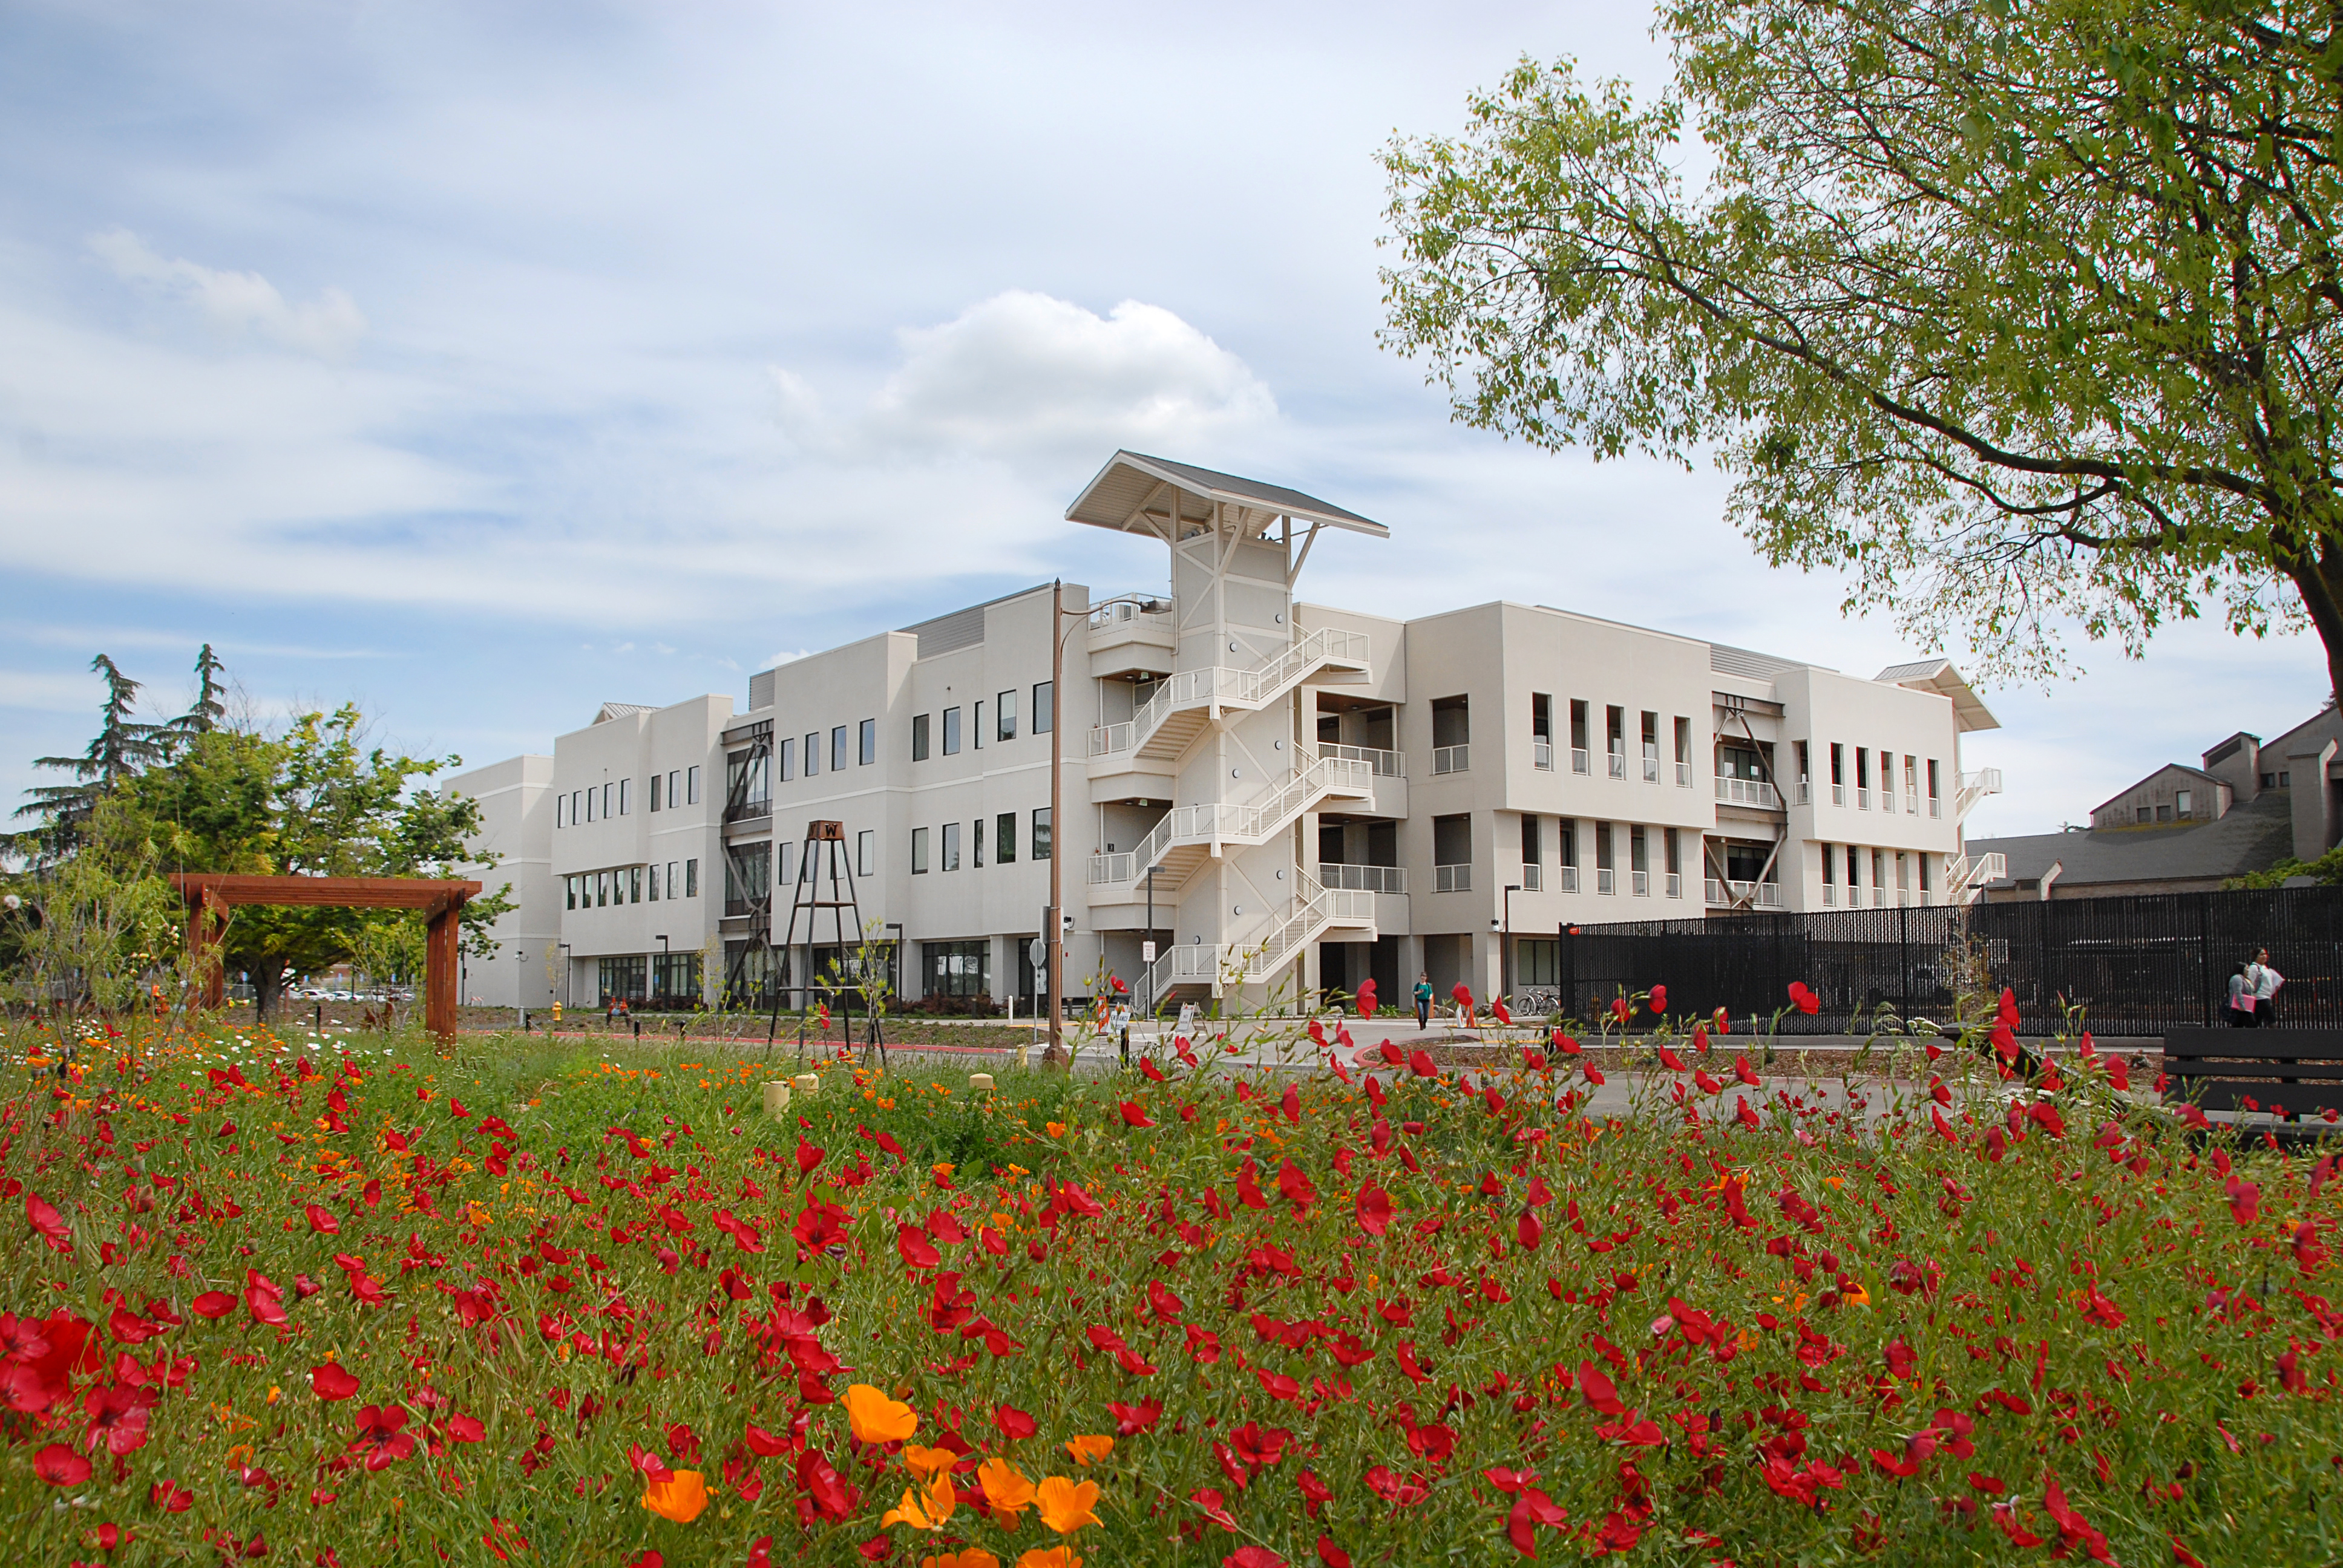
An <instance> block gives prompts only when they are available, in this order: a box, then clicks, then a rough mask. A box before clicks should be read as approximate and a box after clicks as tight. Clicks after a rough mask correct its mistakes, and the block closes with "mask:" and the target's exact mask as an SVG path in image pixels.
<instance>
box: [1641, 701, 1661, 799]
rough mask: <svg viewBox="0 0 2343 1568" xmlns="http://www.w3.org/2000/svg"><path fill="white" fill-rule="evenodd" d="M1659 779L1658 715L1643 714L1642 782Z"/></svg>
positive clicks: (1652, 781) (1654, 782) (1651, 782)
mask: <svg viewBox="0 0 2343 1568" xmlns="http://www.w3.org/2000/svg"><path fill="white" fill-rule="evenodd" d="M1659 781H1660V716H1659V715H1658V714H1656V713H1646V714H1644V783H1646V784H1656V783H1658V782H1659Z"/></svg>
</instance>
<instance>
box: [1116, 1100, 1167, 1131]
mask: <svg viewBox="0 0 2343 1568" xmlns="http://www.w3.org/2000/svg"><path fill="white" fill-rule="evenodd" d="M1118 1109H1119V1110H1121V1112H1122V1124H1123V1125H1124V1126H1125V1127H1156V1126H1160V1125H1161V1123H1160V1122H1158V1121H1156V1120H1155V1119H1154V1118H1153V1117H1151V1116H1150V1115H1148V1114H1147V1110H1146V1108H1145V1107H1144V1106H1142V1105H1141V1104H1140V1103H1139V1101H1135V1100H1126V1101H1123V1102H1122V1103H1121V1106H1120V1107H1118Z"/></svg>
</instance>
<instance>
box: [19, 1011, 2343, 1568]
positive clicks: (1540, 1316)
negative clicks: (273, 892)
mask: <svg viewBox="0 0 2343 1568" xmlns="http://www.w3.org/2000/svg"><path fill="white" fill-rule="evenodd" d="M1634 1005H1635V1006H1636V1007H1638V1008H1639V1009H1640V1008H1644V1007H1646V1006H1648V1005H1649V1002H1648V1001H1647V1000H1646V999H1644V998H1637V999H1634ZM2005 1021H2006V1020H2005ZM1611 1027H1612V1025H1611V1024H1610V1023H1608V1022H1606V1024H1605V1028H1606V1030H1607V1029H1609V1028H1611ZM1991 1027H1992V1024H1991V1021H1990V1020H1988V1021H1986V1022H1984V1023H1980V1024H1978V1025H1976V1026H1975V1027H1974V1028H1971V1029H1969V1030H1966V1031H1965V1032H1963V1033H1962V1034H1960V1035H1958V1036H1956V1037H1946V1038H1943V1039H1936V1040H1930V1039H1919V1038H1898V1039H1896V1040H1891V1041H1888V1042H1886V1043H1885V1044H1884V1045H1883V1046H1882V1048H1881V1062H1880V1064H1879V1070H1878V1071H1877V1072H1876V1073H1875V1075H1874V1076H1872V1077H1871V1078H1869V1079H1867V1080H1866V1081H1865V1082H1863V1083H1860V1084H1856V1083H1849V1084H1845V1085H1842V1086H1840V1091H1839V1092H1837V1093H1835V1094H1825V1093H1822V1092H1819V1091H1815V1090H1811V1089H1810V1088H1809V1087H1808V1086H1807V1085H1806V1084H1805V1083H1804V1082H1803V1081H1797V1080H1793V1079H1789V1078H1785V1077H1783V1076H1780V1075H1776V1074H1770V1073H1768V1072H1766V1071H1765V1070H1763V1069H1765V1065H1766V1064H1765V1058H1764V1056H1763V1054H1762V1052H1761V1051H1760V1050H1759V1046H1758V1044H1757V1043H1756V1042H1753V1041H1749V1040H1747V1039H1746V1037H1745V1035H1740V1034H1735V1035H1719V1034H1715V1033H1713V1032H1712V1028H1711V1027H1694V1026H1692V1024H1691V1022H1690V1020H1676V1021H1674V1022H1664V1023H1662V1025H1661V1027H1660V1030H1659V1032H1658V1033H1657V1034H1650V1033H1639V1034H1637V1035H1636V1036H1635V1037H1634V1039H1633V1040H1632V1041H1631V1042H1629V1050H1630V1053H1631V1054H1630V1058H1629V1060H1630V1066H1629V1067H1627V1068H1625V1069H1623V1068H1622V1067H1620V1066H1619V1065H1617V1062H1618V1061H1619V1056H1618V1047H1619V1046H1620V1044H1621V1041H1620V1040H1615V1039H1606V1040H1601V1041H1598V1040H1597V1038H1596V1036H1595V1035H1594V1034H1591V1033H1590V1034H1589V1035H1588V1037H1587V1040H1586V1041H1585V1043H1586V1044H1589V1045H1594V1044H1598V1043H1604V1044H1607V1045H1608V1046H1609V1047H1610V1048H1611V1050H1612V1054H1611V1056H1610V1058H1609V1060H1612V1061H1613V1062H1614V1066H1613V1068H1612V1070H1613V1071H1614V1073H1616V1072H1619V1071H1622V1070H1627V1071H1630V1072H1631V1073H1632V1074H1633V1076H1634V1081H1636V1083H1637V1084H1638V1086H1639V1087H1638V1091H1637V1093H1638V1100H1637V1102H1636V1106H1635V1109H1634V1111H1633V1113H1631V1114H1627V1115H1613V1116H1606V1117H1604V1118H1601V1119H1597V1118H1595V1117H1593V1116H1591V1115H1590V1114H1589V1113H1588V1110H1587V1099H1586V1097H1587V1094H1588V1091H1589V1089H1590V1087H1591V1086H1592V1084H1593V1083H1594V1081H1596V1080H1597V1078H1599V1076H1600V1074H1601V1069H1598V1068H1594V1067H1593V1066H1592V1060H1593V1058H1594V1053H1593V1052H1590V1051H1587V1050H1582V1049H1580V1048H1581V1044H1582V1042H1581V1040H1578V1039H1574V1038H1573V1037H1572V1036H1571V1035H1570V1034H1569V1033H1567V1032H1564V1031H1563V1030H1554V1029H1552V1028H1550V1027H1549V1028H1540V1029H1521V1030H1515V1031H1513V1036H1512V1037H1511V1038H1510V1039H1509V1040H1507V1041H1506V1043H1505V1044H1504V1045H1503V1048H1502V1054H1498V1053H1497V1052H1496V1051H1494V1050H1493V1051H1492V1052H1491V1053H1490V1056H1489V1060H1488V1062H1487V1064H1486V1065H1485V1066H1483V1067H1482V1068H1479V1069H1477V1070H1474V1069H1460V1068H1447V1067H1443V1066H1440V1065H1437V1064H1435V1063H1434V1062H1433V1060H1431V1059H1430V1058H1429V1057H1428V1056H1426V1055H1423V1054H1422V1053H1420V1052H1415V1051H1411V1050H1403V1049H1401V1048H1400V1047H1396V1046H1393V1047H1384V1048H1383V1049H1381V1050H1368V1051H1365V1052H1356V1051H1354V1050H1352V1049H1350V1048H1348V1047H1347V1046H1346V1045H1345V1043H1344V1040H1343V1037H1342V1033H1341V1032H1340V1026H1339V1025H1338V1024H1337V1023H1336V1022H1335V1020H1332V1019H1331V1018H1327V1019H1323V1020H1320V1021H1319V1023H1318V1024H1316V1025H1315V1026H1313V1028H1312V1032H1311V1034H1310V1036H1308V1037H1304V1036H1303V1035H1302V1033H1301V1032H1300V1030H1297V1031H1296V1035H1295V1039H1296V1041H1297V1043H1300V1042H1301V1041H1302V1040H1303V1039H1304V1038H1307V1039H1309V1040H1310V1042H1311V1043H1310V1044H1309V1045H1308V1046H1307V1047H1306V1050H1307V1051H1308V1052H1309V1054H1310V1060H1309V1062H1308V1064H1307V1070H1301V1071H1295V1072H1282V1071H1281V1072H1269V1071H1253V1072H1241V1071H1237V1070H1232V1067H1231V1066H1230V1064H1229V1063H1228V1062H1227V1061H1226V1060H1224V1059H1223V1058H1222V1055H1221V1052H1220V1042H1219V1041H1217V1040H1213V1039H1212V1038H1209V1037H1207V1038H1204V1039H1200V1040H1194V1041H1186V1040H1182V1041H1179V1042H1177V1043H1176V1044H1172V1045H1171V1046H1170V1048H1169V1049H1167V1050H1165V1051H1164V1052H1163V1053H1162V1054H1161V1055H1160V1056H1149V1055H1144V1054H1142V1057H1141V1060H1139V1061H1137V1062H1135V1063H1134V1064H1133V1065H1132V1066H1131V1067H1129V1068H1127V1069H1125V1068H1121V1067H1120V1066H1115V1065H1110V1066H1109V1067H1107V1068H1105V1069H1104V1070H1093V1071H1086V1072H1079V1073H1074V1074H1063V1073H1060V1074H1044V1073H1041V1072H1039V1071H1031V1072H1028V1071H1021V1070H1014V1069H1011V1068H1008V1067H1002V1068H1001V1069H1000V1070H998V1072H997V1082H996V1085H995V1087H994V1088H993V1089H992V1090H991V1091H990V1092H986V1091H982V1090H981V1089H980V1087H978V1086H974V1085H972V1083H971V1075H970V1071H969V1064H968V1062H967V1061H966V1060H960V1061H958V1062H955V1063H952V1064H950V1065H946V1064H944V1063H942V1062H941V1061H940V1060H936V1059H933V1058H929V1059H920V1058H910V1059H905V1058H900V1057H899V1058H898V1059H897V1060H896V1061H895V1062H894V1064H893V1066H892V1067H891V1068H890V1070H885V1071H880V1070H878V1069H877V1068H876V1066H875V1065H873V1064H869V1063H858V1062H853V1061H847V1060H834V1061H820V1062H815V1063H813V1064H811V1066H812V1070H813V1071H814V1073H815V1076H816V1078H817V1079H818V1087H815V1088H814V1089H812V1090H811V1091H806V1090H804V1089H802V1088H800V1089H798V1090H797V1091H794V1092H793V1094H792V1097H791V1102H790V1103H789V1105H788V1106H787V1107H786V1108H785V1109H781V1110H779V1111H768V1110H767V1109H766V1101H765V1096H764V1085H765V1084H766V1083H767V1082H769V1081H787V1080H788V1079H789V1077H790V1075H791V1074H792V1073H793V1072H794V1071H795V1070H796V1069H797V1066H798V1064H797V1063H796V1062H794V1061H781V1062H775V1063H772V1064H767V1063H765V1062H764V1061H762V1060H759V1057H758V1055H757V1052H756V1050H755V1049H754V1048H750V1049H749V1050H747V1051H746V1053H745V1054H739V1055H732V1054H727V1055H724V1056H721V1057H718V1056H715V1055H713V1054H712V1053H710V1052H709V1051H705V1050H701V1051H699V1053H698V1054H695V1050H697V1048H695V1047H693V1046H691V1045H689V1044H686V1045H683V1046H667V1047H662V1048H660V1049H658V1050H649V1049H638V1048H636V1047H634V1046H633V1045H632V1044H631V1043H628V1044H627V1045H625V1046H624V1047H620V1046H618V1045H617V1044H616V1043H615V1042H611V1041H596V1040H587V1041H580V1040H559V1041H556V1042H548V1041H546V1040H544V1039H543V1038H542V1037H536V1036H521V1035H508V1036H498V1037H486V1038H478V1037H476V1038H468V1039H466V1040H464V1041H463V1042H462V1044H461V1046H460V1048H459V1049H458V1051H457V1052H456V1054H455V1055H454V1056H453V1057H452V1058H442V1057H441V1056H440V1055H438V1054H437V1053H436V1052H435V1051H434V1050H433V1049H432V1048H431V1046H430V1044H429V1042H427V1041H426V1040H423V1039H421V1038H420V1037H419V1036H407V1035H382V1034H367V1033H357V1032H350V1033H340V1034H327V1035H313V1034H310V1033H309V1032H308V1031H306V1030H303V1031H298V1032H293V1033H270V1032H268V1031H266V1030H252V1029H246V1030H230V1029H226V1028H220V1027H212V1026H206V1027H202V1028H196V1029H194V1030H157V1029H156V1028H155V1027H154V1026H152V1025H151V1024H148V1025H146V1026H142V1027H141V1028H140V1029H136V1030H130V1031H128V1032H119V1031H115V1030H94V1031H91V1032H89V1033H88V1034H87V1035H86V1036H85V1038H79V1039H71V1038H68V1039H60V1038H58V1037H57V1036H56V1035H55V1033H53V1032H49V1031H46V1030H35V1029H32V1028H30V1027H25V1026H19V1027H18V1028H17V1029H16V1030H15V1032H14V1033H13V1034H10V1035H9V1036H8V1037H7V1045H8V1051H9V1054H8V1065H7V1069H6V1070H7V1071H8V1073H9V1075H10V1077H11V1078H12V1079H13V1084H12V1086H11V1098H10V1099H9V1100H8V1101H6V1102H5V1111H0V1154H5V1160H0V1172H5V1176H0V1193H5V1208H0V1231H5V1233H6V1239H7V1243H8V1244H7V1247H6V1251H5V1263H0V1270H5V1272H0V1279H4V1280H5V1284H0V1406H5V1411H4V1412H0V1434H5V1443H0V1518H5V1533H6V1536H7V1538H8V1539H9V1540H10V1542H11V1543H13V1544H14V1547H15V1560H16V1561H18V1562H20V1563H25V1564H26V1565H27V1568H30V1565H31V1564H58V1565H63V1564H66V1563H221V1564H226V1563H239V1562H246V1561H253V1562H257V1561H263V1560H265V1561H266V1562H269V1563H299V1564H312V1563H315V1564H321V1565H325V1568H336V1565H341V1568H357V1564H362V1563H552V1564H558V1565H560V1568H586V1565H588V1564H633V1565H641V1568H663V1565H667V1564H677V1565H680V1564H702V1563H706V1564H749V1565H759V1564H767V1563H776V1562H789V1561H797V1562H805V1563H857V1562H870V1563H906V1564H918V1565H920V1568H1001V1565H1009V1564H1015V1565H1017V1568H1073V1565H1075V1564H1079V1563H1171V1564H1233V1565H1235V1568H1274V1565H1276V1564H1280V1563H1294V1564H1307V1563H1323V1564H1328V1565H1331V1568H1342V1565H1344V1564H1353V1563H1356V1564H1367V1563H1401V1564H1419V1563H1435V1562H1445V1563H1503V1562H1512V1561H1516V1560H1519V1559H1542V1560H1545V1561H1575V1560H1580V1559H1592V1558H1598V1557H1599V1558H1619V1559H1622V1560H1625V1561H1631V1562H1637V1563H1683V1564H1724V1563H1741V1564H1754V1563H1837V1562H1851V1561H1858V1560H1865V1561H1878V1562H1894V1563H1972V1562H2011V1563H2036V1562H2042V1561H2046V1560H2048V1559H2052V1558H2063V1559H2066V1560H2069V1561H2081V1560H2087V1559H2088V1560H2097V1561H2099V1562H2104V1563H2117V1562H2121V1563H2175V1562H2177V1563H2281V1562H2283V1563H2331V1562H2336V1561H2338V1559H2343V1506H2338V1501H2337V1500H2338V1498H2343V1403H2338V1337H2343V1311H2338V1308H2337V1307H2336V1305H2335V1304H2334V1303H2333V1302H2330V1300H2329V1299H2328V1296H2327V1295H2326V1294H2325V1293H2323V1292H2327V1291H2329V1290H2331V1289H2332V1288H2333V1285H2332V1277H2333V1275H2332V1271H2333V1264H2332V1261H2331V1258H2330V1252H2331V1247H2332V1243H2333V1233H2334V1230H2335V1227H2336V1225H2337V1224H2338V1220H2339V1219H2343V1201H2338V1187H2343V1183H2338V1182H2337V1181H2333V1180H2330V1175H2331V1172H2332V1171H2333V1169H2334V1161H2332V1160H2331V1159H2330V1158H2328V1157H2325V1156H2323V1155H2322V1154H2321V1153H2320V1152H2319V1151H2317V1150H2315V1149H2313V1150H2288V1149H2282V1148H2278V1147H2276V1146H2274V1145H2271V1144H2268V1142H2266V1141H2263V1142H2256V1143H2254V1144H2252V1145H2250V1146H2247V1145H2242V1144H2240V1143H2238V1142H2237V1141H2235V1137H2234V1135H2232V1134H2228V1133H2221V1132H2208V1131H2204V1130H2201V1129H2198V1128H2192V1127H2188V1126H2186V1125H2183V1124H2182V1123H2181V1122H2180V1121H2177V1120H2176V1119H2175V1118H2173V1117H2172V1116H2170V1115H2169V1114H2167V1112H2166V1111H2163V1110H2162V1109H2160V1108H2158V1107H2157V1106H2156V1105H2154V1104H2153V1103H2145V1102H2143V1091H2145V1090H2146V1088H2147V1086H2146V1085H2131V1084H2129V1083H2128V1082H2127V1075H2126V1072H2125V1070H2124V1068H2123V1067H2122V1065H2121V1064H2120V1063H2117V1062H2116V1061H2114V1060H2111V1059H2107V1058H2102V1057H2099V1056H2097V1055H2096V1054H2095V1053H2093V1052H2092V1051H2091V1050H2089V1049H2088V1043H2087V1037H2086V1040H2084V1042H2083V1049H2082V1050H2079V1051H2074V1050H2069V1051H2067V1052H2066V1053H2065V1054H2063V1056H2060V1057H2056V1058H2054V1060H2053V1061H2052V1062H2050V1063H2044V1064H2035V1063H2032V1061H2031V1059H2027V1062H2026V1064H2025V1065H2016V1066H2014V1065H2013V1063H2012V1060H2011V1059H2010V1057H2009V1055H2008V1054H2007V1053H2006V1052H2003V1053H1998V1054H1997V1053H1996V1051H1995V1050H1993V1049H1992V1047H1991V1046H1990V1045H1989V1044H1988V1042H1987V1032H1988V1030H1989V1029H1990V1028H1991ZM1330 1031H1332V1034H1331V1036H1330ZM1319 1039H1326V1040H1327V1048H1326V1050H1323V1051H1320V1050H1318V1048H1317V1045H1316V1041H1317V1040H1319ZM980 1065H982V1064H981V1063H980ZM2029 1065H2030V1066H2033V1067H2034V1069H2035V1070H2033V1071H2032V1072H2031V1074H2030V1075H2029V1074H2028V1073H2027V1071H2026V1066H2029Z"/></svg>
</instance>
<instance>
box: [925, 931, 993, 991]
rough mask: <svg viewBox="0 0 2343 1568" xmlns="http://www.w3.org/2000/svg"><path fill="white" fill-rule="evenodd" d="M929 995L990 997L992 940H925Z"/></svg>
mask: <svg viewBox="0 0 2343 1568" xmlns="http://www.w3.org/2000/svg"><path fill="white" fill-rule="evenodd" d="M920 947H921V949H922V950H924V951H925V953H926V956H927V960H928V961H927V970H928V975H927V988H926V989H927V992H928V994H929V995H930V996H960V997H977V996H990V994H991V993H992V984H991V980H990V960H991V956H992V944H991V943H990V942H922V943H921V944H920Z"/></svg>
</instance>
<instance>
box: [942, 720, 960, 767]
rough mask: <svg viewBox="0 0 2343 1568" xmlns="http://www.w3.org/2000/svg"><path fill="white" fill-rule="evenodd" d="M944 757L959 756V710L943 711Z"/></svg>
mask: <svg viewBox="0 0 2343 1568" xmlns="http://www.w3.org/2000/svg"><path fill="white" fill-rule="evenodd" d="M944 755H945V756H947V757H957V756H959V755H960V709H957V708H947V709H944Z"/></svg>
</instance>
